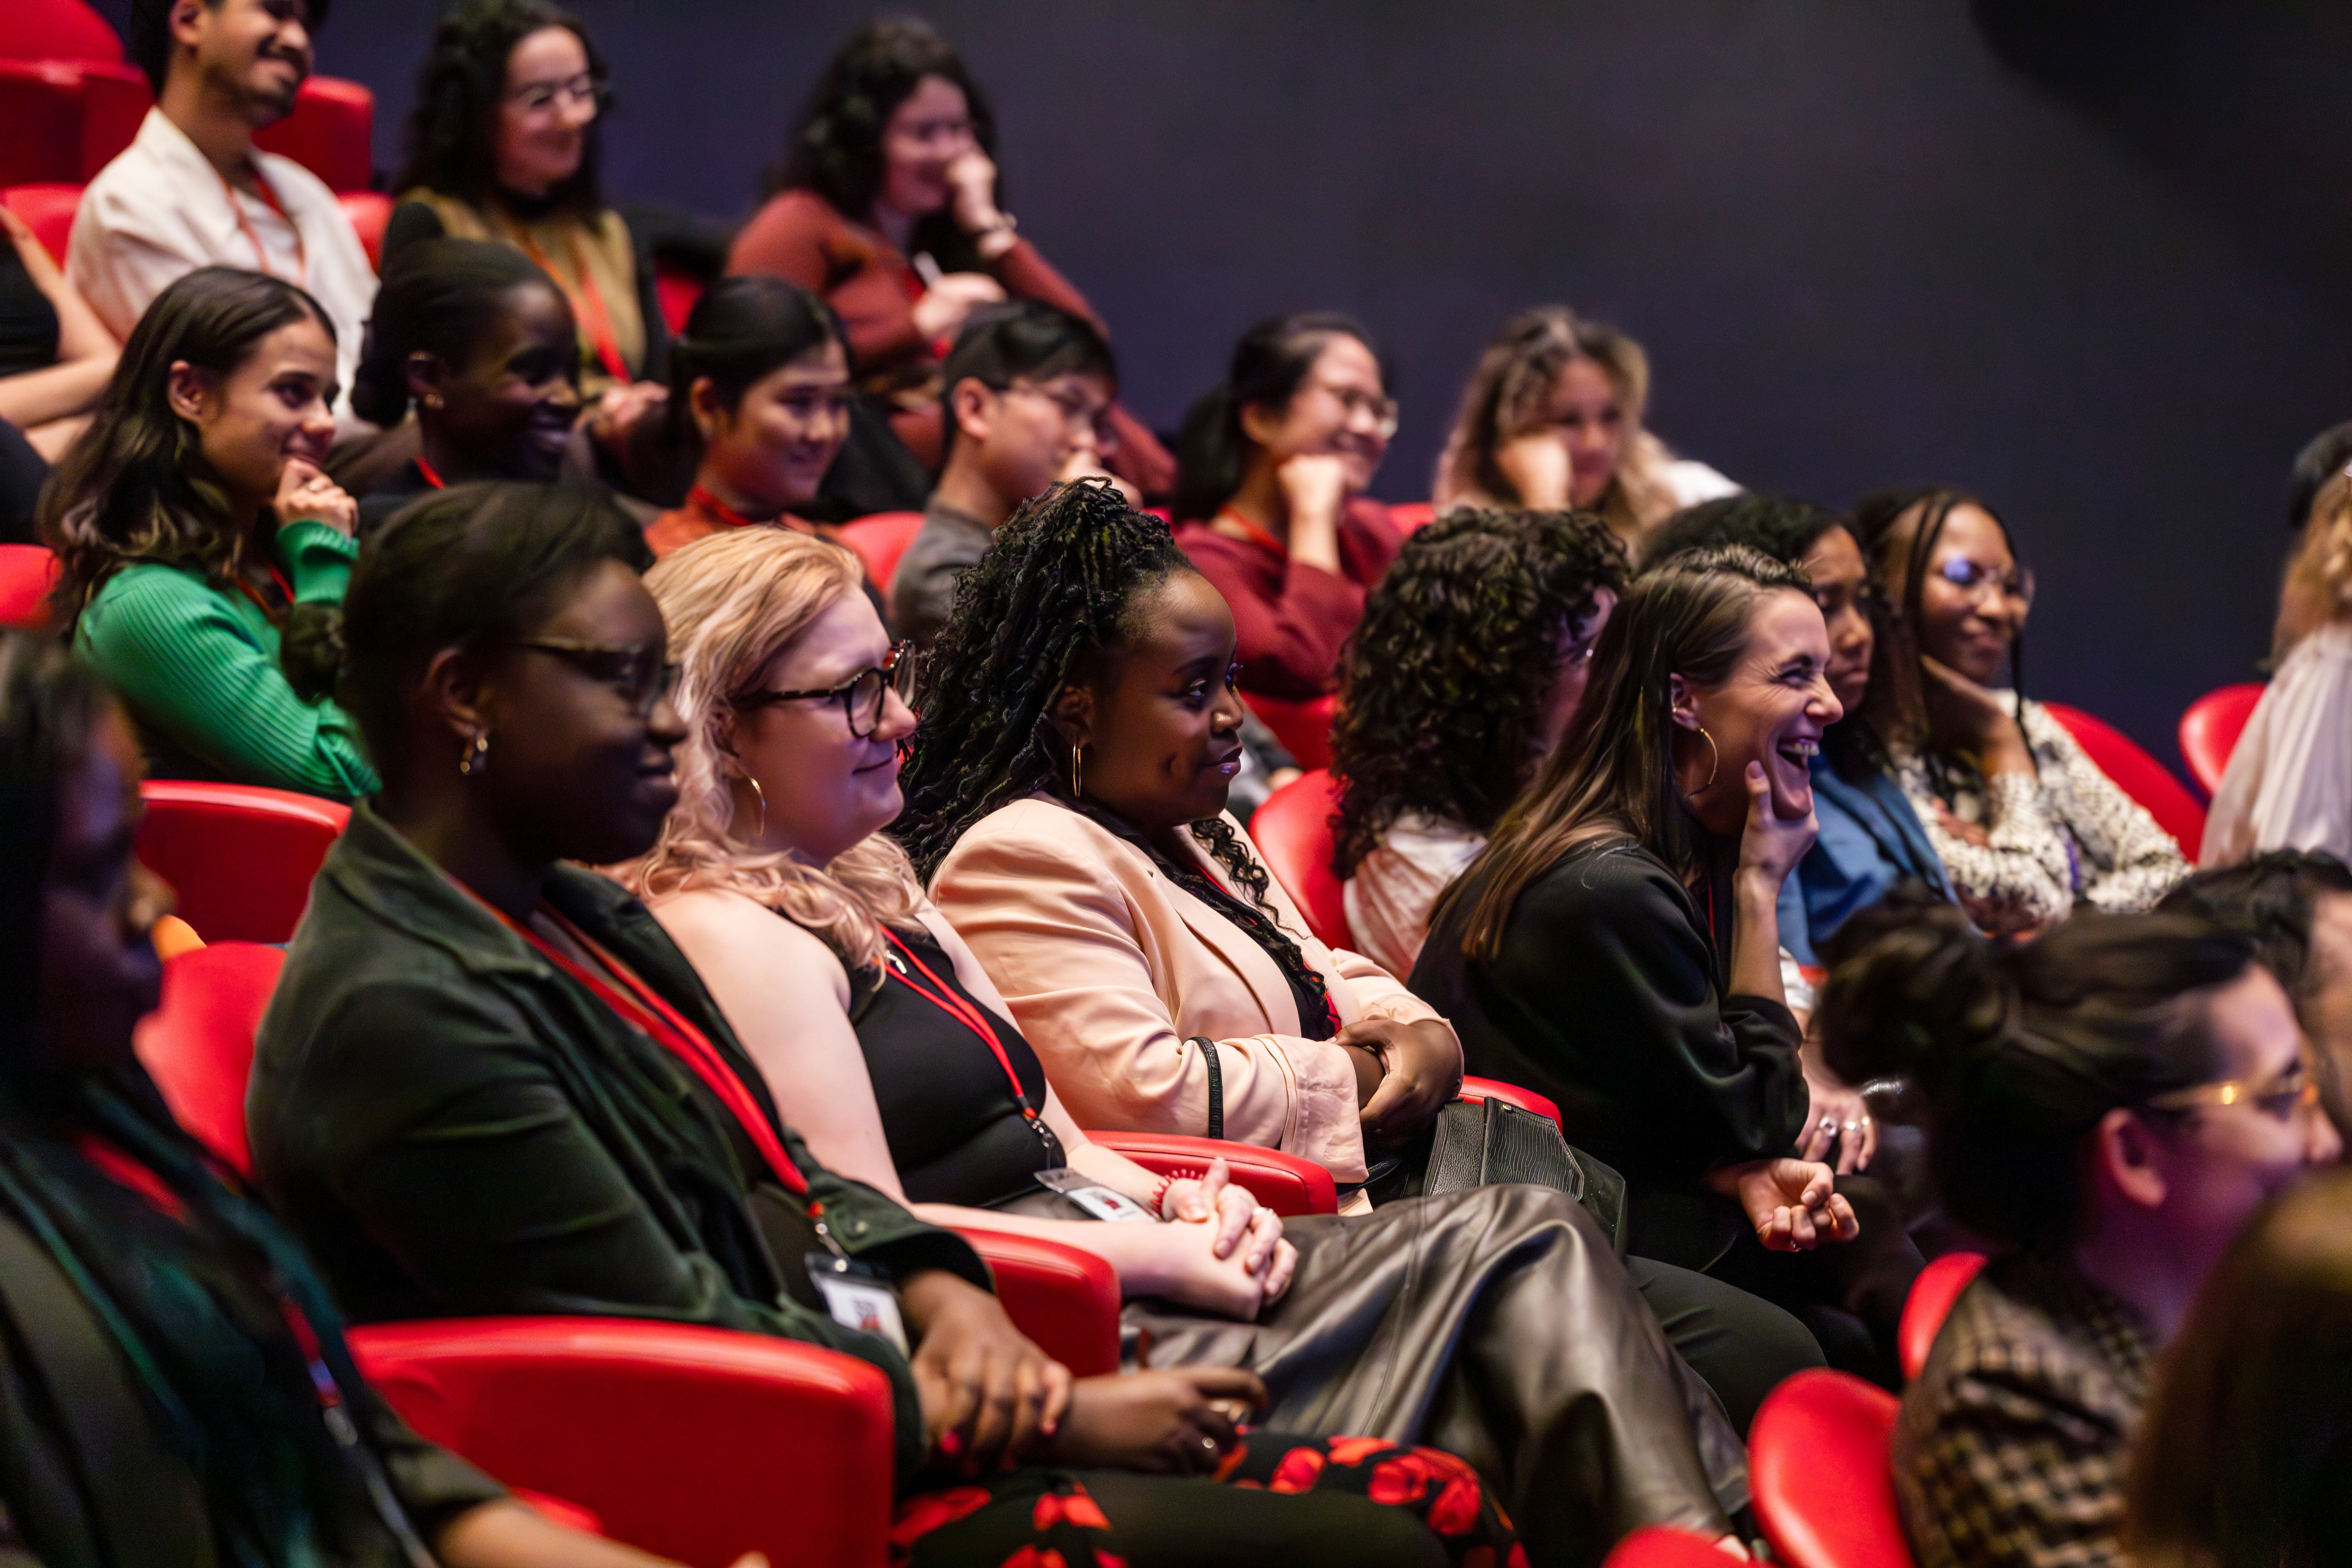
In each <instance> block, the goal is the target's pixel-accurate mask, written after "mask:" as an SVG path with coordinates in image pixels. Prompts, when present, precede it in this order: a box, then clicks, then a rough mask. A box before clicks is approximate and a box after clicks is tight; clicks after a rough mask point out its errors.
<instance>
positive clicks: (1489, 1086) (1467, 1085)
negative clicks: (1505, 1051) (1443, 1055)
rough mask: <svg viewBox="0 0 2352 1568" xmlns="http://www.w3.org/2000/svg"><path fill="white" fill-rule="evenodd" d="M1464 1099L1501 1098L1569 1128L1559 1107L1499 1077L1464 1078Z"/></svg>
mask: <svg viewBox="0 0 2352 1568" xmlns="http://www.w3.org/2000/svg"><path fill="white" fill-rule="evenodd" d="M1462 1098H1463V1099H1464V1100H1501V1101H1502V1102H1503V1103H1504V1104H1506V1105H1516V1106H1517V1107H1518V1108H1519V1109H1520V1110H1528V1111H1532V1112H1534V1113H1535V1114H1536V1115H1538V1116H1549V1117H1550V1118H1551V1124H1552V1125H1553V1126H1554V1127H1558V1128H1559V1129H1560V1131H1563V1132H1564V1131H1567V1130H1568V1129H1567V1127H1566V1124H1564V1123H1563V1122H1562V1121H1560V1119H1559V1106H1557V1105H1555V1104H1553V1103H1552V1101H1551V1100H1549V1099H1548V1098H1546V1097H1545V1096H1543V1095H1540V1094H1538V1093H1537V1092H1536V1091H1535V1090H1534V1089H1521V1088H1520V1087H1519V1086H1518V1085H1517V1084H1515V1083H1505V1082H1504V1081H1503V1080H1502V1079H1497V1078H1465V1079H1463V1080H1462Z"/></svg>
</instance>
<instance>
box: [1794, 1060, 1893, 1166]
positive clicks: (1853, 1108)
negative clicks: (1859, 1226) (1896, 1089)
mask: <svg viewBox="0 0 2352 1568" xmlns="http://www.w3.org/2000/svg"><path fill="white" fill-rule="evenodd" d="M1805 1088H1806V1089H1807V1090H1808V1091H1809V1092H1810V1093H1811V1095H1812V1108H1811V1112H1810V1114H1808V1115H1807V1117H1806V1119H1805V1135H1804V1136H1803V1137H1802V1138H1800V1139H1799V1140H1798V1141H1797V1152H1798V1154H1799V1155H1800V1156H1801V1157H1802V1158H1804V1159H1807V1160H1826V1159H1828V1158H1829V1154H1830V1151H1831V1150H1832V1148H1834V1149H1836V1150H1837V1174H1839V1175H1841V1176H1843V1175H1849V1174H1851V1173H1853V1172H1855V1171H1866V1170H1868V1169H1869V1168H1870V1157H1871V1156H1872V1155H1873V1154H1875V1153H1876V1152H1878V1123H1877V1121H1875V1120H1874V1119H1873V1118H1872V1116H1871V1114H1870V1106H1869V1103H1868V1102H1867V1101H1865V1100H1864V1099H1863V1098H1862V1091H1861V1090H1860V1089H1851V1088H1848V1087H1847V1086H1846V1085H1845V1084H1843V1083H1842V1082H1840V1081H1839V1080H1838V1079H1835V1078H1832V1077H1831V1076H1830V1075H1829V1073H1828V1072H1827V1071H1825V1070H1824V1071H1816V1070H1815V1069H1814V1068H1813V1066H1812V1064H1811V1063H1807V1064H1806V1068H1805Z"/></svg>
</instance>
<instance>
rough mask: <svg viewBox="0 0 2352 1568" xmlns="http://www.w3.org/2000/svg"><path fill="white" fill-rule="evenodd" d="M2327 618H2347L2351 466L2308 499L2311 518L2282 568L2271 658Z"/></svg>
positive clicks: (2351, 572) (2350, 603) (2351, 567)
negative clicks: (2283, 579) (2284, 575)
mask: <svg viewBox="0 0 2352 1568" xmlns="http://www.w3.org/2000/svg"><path fill="white" fill-rule="evenodd" d="M2330 621H2352V468H2347V469H2346V470H2345V471H2344V472H2342V473H2339V474H2337V475H2336V476H2335V477H2334V478H2333V479H2329V480H2328V481H2327V482H2326V484H2324V485H2322V486H2320V487H2319V489H2318V491H2317V493H2316V494H2315V495H2314V496H2313V497H2312V498H2311V520H2310V521H2308V522H2305V524H2304V525H2303V538H2302V540H2301V542H2298V543H2297V544H2296V545H2295V547H2294V555H2293V556H2292V557H2291V558H2289V560H2288V562H2287V566H2286V582H2285V584H2284V586H2283V587H2282V588H2281V589H2280V592H2279V613H2278V624H2277V626H2275V627H2274V628H2273V630H2272V633H2271V662H2272V663H2273V666H2275V665H2276V664H2277V662H2278V661H2279V660H2280V659H2283V658H2285V657H2286V656H2287V654H2288V652H2289V651H2290V650H2292V649H2293V648H2294V645H2295V644H2297V643H2299V642H2301V641H2302V640H2303V639H2304V638H2305V637H2309V636H2310V635H2311V634H2312V633H2313V632H2315V631H2317V630H2318V629H2319V628H2320V627H2321V626H2326V624H2327V623H2328V622H2330Z"/></svg>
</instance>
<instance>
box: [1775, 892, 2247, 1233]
mask: <svg viewBox="0 0 2352 1568" xmlns="http://www.w3.org/2000/svg"><path fill="white" fill-rule="evenodd" d="M1835 945H1836V957H1837V962H1836V963H1835V964H1834V966H1833V967H1832V970H1831V973H1830V980H1829V984H1828V985H1827V986H1826V987H1825V988H1824V989H1823V991H1822V1005H1821V1010H1820V1012H1819V1013H1818V1014H1817V1015H1816V1018H1817V1020H1818V1022H1819V1023H1820V1025H1821V1028H1822V1049H1823V1052H1824V1054H1825V1056H1826V1058H1827V1059H1828V1062H1829V1065H1830V1067H1831V1068H1832V1069H1833V1070H1834V1071H1835V1072H1837V1073H1838V1075H1839V1076H1840V1077H1842V1078H1843V1079H1845V1080H1846V1081H1847V1082H1849V1083H1864V1082H1867V1081H1868V1080H1870V1079H1875V1078H1884V1077H1889V1076H1894V1075H1897V1074H1901V1075H1905V1076H1907V1077H1909V1078H1910V1079H1912V1080H1913V1081H1914V1082H1915V1083H1916V1085H1917V1086H1918V1090H1919V1093H1920V1095H1921V1096H1922V1098H1923V1099H1924V1100H1925V1102H1926V1104H1927V1142H1928V1154H1929V1161H1930V1163H1931V1164H1932V1165H1933V1166H1934V1169H1935V1172H1936V1174H1937V1180H1938V1183H1939V1184H1940V1186H1941V1189H1942V1192H1943V1196H1944V1202H1945V1205H1946V1206H1947V1207H1948V1208H1949V1209H1950V1210H1951V1213H1952V1216H1953V1217H1954V1218H1955V1219H1957V1220H1958V1221H1959V1222H1960V1224H1962V1225H1964V1226H1967V1227H1968V1228H1969V1230H1971V1231H1974V1232H1975V1233H1976V1234H1977V1235H1979V1236H1980V1237H1984V1238H1985V1239H1986V1240H1988V1241H1990V1242H1994V1243H1998V1244H2003V1245H2007V1246H2012V1247H2042V1246H2045V1245H2064V1244H2067V1243H2070V1242H2072V1241H2073V1240H2074V1238H2075V1237H2076V1234H2077V1232H2078V1229H2079V1226H2080V1222H2081V1217H2082V1199H2083V1178H2082V1173H2081V1167H2080V1165H2079V1163H2078V1162H2079V1155H2080V1144H2081V1141H2082V1138H2083V1135H2084V1133H2086V1132H2088V1131H2091V1129H2092V1128H2094V1127H2095V1126H2097V1125H2098V1121H2099V1119H2100V1118H2101V1117H2103V1116H2105V1114H2106V1113H2107V1112H2108V1111H2109V1110H2115V1109H2116V1108H2117V1107H2119V1106H2120V1107H2127V1108H2136V1109H2142V1110H2145V1109H2146V1108H2147V1106H2148V1103H2149V1101H2151V1100H2155V1099H2157V1098H2158V1097H2159V1096H2161V1095H2164V1094H2166V1093H2168V1092H2169V1091H2171V1090H2174V1089H2187V1088H2189V1087H2191V1086H2193V1085H2196V1084H2200V1083H2207V1082H2210V1081H2211V1079H2213V1077H2214V1075H2215V1074H2216V1073H2217V1072H2218V1071H2219V1070H2220V1064H2221V1055H2220V1052H2219V1049H2218V1048H2217V1047H2216V1046H2215V1044H2214V1041H2213V1037H2212V1034H2211V1030H2210V1027H2209V1026H2208V1010H2207V1007H2206V1006H2205V1005H2204V1003H2205V1001H2206V1000H2207V998H2206V997H2205V995H2204V994H2205V993H2209V992H2210V991H2211V990H2212V989H2213V988H2214V987H2216V986H2220V985H2225V984H2229V983H2230V982H2231V981H2232V980H2235V979H2237V978H2238V977H2239V976H2240V975H2242V974H2243V973H2245V972H2246V966H2247V965H2248V964H2250V963H2252V962H2253V952H2252V948H2251V947H2249V946H2248V944H2247V942H2246V941H2245V939H2244V938H2242V937H2240V936H2237V935H2235V934H2233V933H2231V932H2229V931H2223V930H2222V929H2221V928H2220V927H2219V926H2215V925H2210V924H2209V923H2207V922H2206V921H2200V920H2197V919H2194V918H2192V917H2189V916H2186V915H2110V914H2100V913H2096V912H2085V913H2083V914H2080V915H2077V916H2075V917H2074V919H2072V920H2068V921H2061V922H2059V923H2058V924H2057V925H2055V926H2053V927H2051V928H2050V929H2049V930H2048V931H2045V932H2044V933H2043V934H2042V936H2041V937H2040V938H2038V939H2037V940H2035V941H2032V942H2012V941H2008V940H2003V941H1999V942H1996V941H1991V940H1989V939H1987V938H1985V937H1983V936H1980V935H1979V934H1978V933H1977V931H1976V928H1975V927H1974V926H1972V925H1970V924H1969V919H1968V917H1967V916H1966V915H1965V914H1963V913H1961V912H1960V910H1958V909H1957V908H1956V907H1954V906H1953V905H1951V904H1949V903H1948V902H1946V901H1944V900H1939V899H1935V898H1933V897H1931V896H1927V895H1926V894H1924V893H1921V892H1919V891H1918V890H1917V889H1916V888H1915V889H1909V890H1907V891H1906V890H1901V889H1898V892H1897V894H1895V895H1890V897H1889V898H1888V900H1886V901H1885V902H1884V903H1882V904H1880V905H1879V906H1877V907H1876V908H1874V909H1871V910H1864V912H1863V913H1861V914H1858V915H1856V916H1855V917H1854V918H1853V921H1851V922H1849V924H1848V926H1847V927H1846V928H1845V929H1843V930H1842V931H1839V932H1838V938H1837V942H1836V944H1835Z"/></svg>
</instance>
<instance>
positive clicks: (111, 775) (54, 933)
mask: <svg viewBox="0 0 2352 1568" xmlns="http://www.w3.org/2000/svg"><path fill="white" fill-rule="evenodd" d="M139 773H140V762H139V742H137V740H136V739H135V738H133V736H132V735H131V725H130V722H129V721H127V720H126V719H124V718H123V716H122V713H121V710H120V709H118V708H116V707H115V706H114V704H112V703H111V702H110V703H108V704H107V705H106V708H105V711H104V713H103V716H102V717H101V718H100V721H99V722H98V724H97V726H96V729H95V731H93V733H92V734H91V737H90V745H89V751H88V752H87V754H85V755H84V756H83V757H82V758H81V759H80V761H79V763H78V764H77V765H76V766H75V767H74V768H73V769H72V770H71V771H70V772H69V773H68V775H67V776H66V777H65V779H63V780H62V781H61V788H60V789H59V792H58V836H57V841H56V844H55V845H54V847H52V849H51V852H50V859H49V875H48V879H47V883H46V885H45V886H44V888H43V890H42V914H41V935H40V943H41V952H40V960H39V969H38V974H39V981H38V984H39V987H40V1014H39V1022H38V1024H37V1026H36V1031H35V1037H34V1041H33V1048H34V1049H35V1050H36V1051H37V1053H38V1054H39V1056H40V1058H42V1060H43V1061H44V1063H45V1064H46V1065H47V1066H48V1067H49V1068H51V1069H52V1070H54V1071H58V1072H63V1073H73V1074H79V1073H91V1072H108V1071H112V1070H116V1069H119V1068H125V1067H128V1066H129V1065H130V1064H131V1060H132V1057H131V1029H132V1026H135V1025H136V1024H137V1023H138V1022H139V1020H140V1019H141V1018H142V1016H145V1015H146V1014H148V1013H150V1012H152V1011H153V1010H154V1008H155V1005H156V1004H157V1002H158V1001H159V1000H160V998H161V994H162V990H163V965H162V963H160V962H159V961H158V960H157V958H156V956H155V949H154V946H153V944H152V942H149V941H148V937H147V933H148V928H149V927H150V926H152V924H153V923H154V920H155V916H156V915H157V913H158V912H160V904H159V901H158V900H157V899H156V897H155V895H156V893H157V891H158V888H157V884H156V883H155V881H154V879H153V878H152V875H150V874H148V873H146V872H145V871H144V870H142V868H140V866H139V863H138V862H137V861H136V860H135V859H133V858H131V843H132V839H133V837H135V835H136V834H137V832H138V828H139V818H140V805H139Z"/></svg>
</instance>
